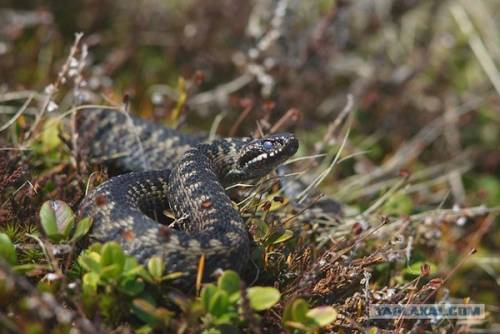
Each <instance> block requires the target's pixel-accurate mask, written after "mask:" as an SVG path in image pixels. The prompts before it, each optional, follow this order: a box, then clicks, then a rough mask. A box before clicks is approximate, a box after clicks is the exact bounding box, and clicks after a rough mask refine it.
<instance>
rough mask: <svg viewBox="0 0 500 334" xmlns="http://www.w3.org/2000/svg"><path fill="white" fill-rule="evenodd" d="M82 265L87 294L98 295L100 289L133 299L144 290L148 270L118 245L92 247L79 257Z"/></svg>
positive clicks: (79, 262)
mask: <svg viewBox="0 0 500 334" xmlns="http://www.w3.org/2000/svg"><path fill="white" fill-rule="evenodd" d="M78 264H79V265H80V266H81V267H82V268H83V270H84V271H85V272H86V273H85V274H84V275H83V283H82V284H83V291H84V293H88V294H95V293H96V292H97V289H98V288H99V287H102V288H104V289H105V290H106V291H108V292H110V291H111V290H112V289H113V288H116V289H117V290H118V291H120V292H122V293H124V294H126V295H128V296H131V297H133V296H137V295H139V294H140V293H141V292H142V291H143V290H144V281H143V279H142V277H143V276H144V275H145V273H144V271H145V270H144V268H143V267H142V266H141V265H139V264H138V263H137V260H136V259H135V258H134V257H132V256H128V255H126V254H125V253H124V252H123V250H122V249H121V247H120V245H119V244H118V243H116V242H108V243H105V244H104V245H102V244H99V243H95V244H92V245H91V246H90V247H89V248H88V249H87V250H85V251H83V253H82V254H81V255H80V256H79V257H78Z"/></svg>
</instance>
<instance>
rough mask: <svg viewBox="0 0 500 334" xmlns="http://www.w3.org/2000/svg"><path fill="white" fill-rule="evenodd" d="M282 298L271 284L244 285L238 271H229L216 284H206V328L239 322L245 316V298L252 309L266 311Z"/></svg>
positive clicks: (202, 296) (203, 303) (203, 299)
mask: <svg viewBox="0 0 500 334" xmlns="http://www.w3.org/2000/svg"><path fill="white" fill-rule="evenodd" d="M242 294H243V295H242ZM279 299H280V293H279V291H278V290H277V289H275V288H272V287H251V288H247V289H244V288H242V283H241V280H240V277H239V276H238V274H237V273H236V272H234V271H231V270H227V271H225V272H224V273H223V274H222V275H221V276H220V277H219V279H218V280H217V284H207V285H205V286H204V287H203V289H202V290H201V294H200V298H199V302H201V306H202V309H203V311H204V312H205V316H204V317H203V319H202V321H203V322H204V324H205V327H206V328H207V330H208V329H210V328H212V329H216V328H217V327H218V326H221V325H236V324H238V323H240V320H242V318H243V316H242V314H243V312H244V310H243V308H244V307H245V305H244V303H245V301H248V305H249V307H250V308H251V309H252V310H253V311H263V310H267V309H269V308H271V307H272V306H274V305H275V304H276V303H277V302H278V301H279Z"/></svg>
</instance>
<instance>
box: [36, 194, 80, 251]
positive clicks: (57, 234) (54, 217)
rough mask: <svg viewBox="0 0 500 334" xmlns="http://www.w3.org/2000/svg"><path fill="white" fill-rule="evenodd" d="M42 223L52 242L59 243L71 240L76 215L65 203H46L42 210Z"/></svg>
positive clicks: (57, 201)
mask: <svg viewBox="0 0 500 334" xmlns="http://www.w3.org/2000/svg"><path fill="white" fill-rule="evenodd" d="M40 223H41V225H42V228H43V230H44V232H45V234H46V235H47V237H48V238H49V239H50V241H52V242H59V241H61V240H67V239H69V235H70V233H71V231H72V229H73V227H74V225H75V215H74V213H73V210H71V208H70V207H69V205H68V204H66V203H65V202H63V201H59V200H56V201H46V202H45V203H43V205H42V208H41V209H40Z"/></svg>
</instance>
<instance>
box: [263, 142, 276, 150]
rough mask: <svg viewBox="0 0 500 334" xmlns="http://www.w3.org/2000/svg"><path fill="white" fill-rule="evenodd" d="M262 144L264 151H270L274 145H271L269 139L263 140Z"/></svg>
mask: <svg viewBox="0 0 500 334" xmlns="http://www.w3.org/2000/svg"><path fill="white" fill-rule="evenodd" d="M262 146H263V147H264V149H265V150H266V151H271V150H272V149H273V147H274V145H273V142H272V141H270V140H265V141H264V142H263V143H262Z"/></svg>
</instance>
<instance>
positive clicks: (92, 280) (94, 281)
mask: <svg viewBox="0 0 500 334" xmlns="http://www.w3.org/2000/svg"><path fill="white" fill-rule="evenodd" d="M99 281H100V277H99V274H97V273H95V272H90V273H86V274H85V275H83V291H84V292H92V293H93V292H96V291H97V285H98V284H99Z"/></svg>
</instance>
